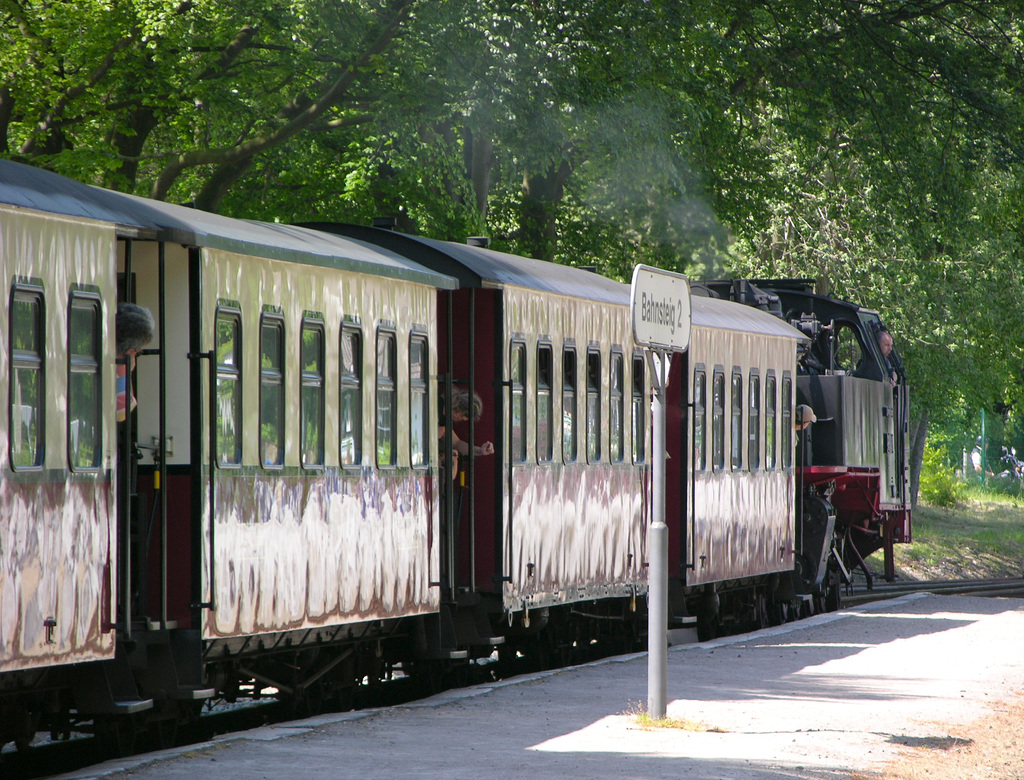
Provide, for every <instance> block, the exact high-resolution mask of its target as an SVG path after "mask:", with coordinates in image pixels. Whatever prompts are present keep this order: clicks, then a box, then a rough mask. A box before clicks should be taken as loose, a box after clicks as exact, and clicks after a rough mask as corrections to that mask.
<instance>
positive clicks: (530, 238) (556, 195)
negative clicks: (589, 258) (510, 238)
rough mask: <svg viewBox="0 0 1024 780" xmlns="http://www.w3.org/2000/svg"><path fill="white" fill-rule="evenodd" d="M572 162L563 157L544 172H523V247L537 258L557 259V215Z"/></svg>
mask: <svg viewBox="0 0 1024 780" xmlns="http://www.w3.org/2000/svg"><path fill="white" fill-rule="evenodd" d="M570 173H572V164H571V163H570V162H569V160H568V158H563V159H562V162H561V163H560V164H558V165H557V166H552V167H550V168H548V169H547V170H546V171H545V172H544V173H542V174H539V175H531V174H530V173H529V172H527V173H525V174H524V175H523V203H522V206H521V210H520V215H519V237H520V241H521V244H520V248H521V251H522V253H523V254H525V255H528V256H529V257H535V258H537V259H538V260H554V259H555V248H556V246H557V229H556V227H557V226H556V218H557V216H558V207H559V205H560V204H561V202H562V193H563V191H564V187H565V182H566V181H567V180H568V178H569V174H570Z"/></svg>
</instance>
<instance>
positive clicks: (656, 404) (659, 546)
mask: <svg viewBox="0 0 1024 780" xmlns="http://www.w3.org/2000/svg"><path fill="white" fill-rule="evenodd" d="M629 308H630V315H631V317H632V320H633V340H634V341H635V342H636V343H637V344H639V345H641V346H643V347H645V348H646V351H647V361H648V363H649V364H650V366H651V377H652V379H653V382H652V386H653V389H654V396H653V398H652V402H651V439H652V441H651V497H652V498H651V502H652V507H651V525H650V530H649V532H648V542H647V551H648V557H649V563H650V567H649V568H648V570H647V580H648V582H647V714H648V715H650V716H651V717H652V718H654V719H656V720H657V719H660V718H664V717H665V711H666V701H665V698H666V690H667V688H668V683H667V678H668V526H667V525H666V524H665V455H666V453H665V390H666V388H667V387H668V371H669V367H670V365H671V356H672V353H673V352H685V351H686V349H687V348H688V347H689V346H690V282H689V280H688V279H687V278H686V277H685V276H683V275H681V274H677V273H672V272H671V271H663V270H661V269H659V268H652V267H651V266H647V265H638V266H636V268H634V269H633V284H632V286H631V288H630V300H629Z"/></svg>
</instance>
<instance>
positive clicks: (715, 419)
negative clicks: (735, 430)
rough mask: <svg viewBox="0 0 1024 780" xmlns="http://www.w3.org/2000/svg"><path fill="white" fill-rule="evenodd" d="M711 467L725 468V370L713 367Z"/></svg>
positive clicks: (716, 468)
mask: <svg viewBox="0 0 1024 780" xmlns="http://www.w3.org/2000/svg"><path fill="white" fill-rule="evenodd" d="M711 382H712V384H711V467H712V468H713V469H714V470H716V471H718V470H721V469H724V468H725V372H724V371H722V370H721V369H719V368H716V369H715V374H714V378H713V379H712V380H711Z"/></svg>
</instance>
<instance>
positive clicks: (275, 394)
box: [260, 314, 285, 468]
mask: <svg viewBox="0 0 1024 780" xmlns="http://www.w3.org/2000/svg"><path fill="white" fill-rule="evenodd" d="M284 388H285V384H284V319H283V318H282V317H279V316H276V315H272V314H264V315H263V322H262V323H261V325H260V461H261V462H262V464H263V466H264V467H265V468H267V467H270V468H273V467H276V466H282V465H284V392H285V390H284Z"/></svg>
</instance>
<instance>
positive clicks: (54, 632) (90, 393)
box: [0, 205, 117, 679]
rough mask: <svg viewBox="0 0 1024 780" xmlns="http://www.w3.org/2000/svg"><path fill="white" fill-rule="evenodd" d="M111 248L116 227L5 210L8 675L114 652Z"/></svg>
mask: <svg viewBox="0 0 1024 780" xmlns="http://www.w3.org/2000/svg"><path fill="white" fill-rule="evenodd" d="M115 246H116V236H115V232H114V228H113V226H112V225H109V224H102V223H99V222H95V221H92V220H83V219H81V218H74V217H67V216H49V215H44V214H41V213H38V212H34V211H31V210H26V209H22V208H17V207H12V206H7V205H0V259H2V263H3V281H4V291H3V295H2V296H0V322H3V330H4V331H5V337H4V341H5V342H6V343H4V344H3V348H2V349H0V377H2V378H3V381H2V382H0V402H2V409H3V414H2V415H0V473H2V475H3V477H2V479H0V670H2V671H5V672H7V671H12V672H13V671H18V670H37V669H41V668H46V667H49V666H53V665H64V664H73V663H80V662H86V661H94V660H102V659H109V658H113V655H114V635H113V633H112V632H111V630H110V627H111V624H112V621H113V613H114V602H113V598H114V594H113V592H112V590H111V587H110V585H111V576H112V574H113V573H114V572H116V538H117V533H116V530H117V529H116V517H115V511H114V504H115V501H114V481H113V476H112V468H113V463H114V452H113V449H114V442H115V441H116V434H115V422H114V410H113V406H112V404H105V403H102V400H103V395H104V394H105V393H106V394H110V393H112V391H111V388H112V386H113V379H114V367H113V362H112V361H110V360H107V359H104V358H105V357H106V353H105V352H104V351H103V349H102V345H103V344H104V343H105V342H107V341H108V340H109V339H111V338H112V333H113V308H112V307H111V306H110V305H109V303H108V302H109V301H112V300H113V299H114V290H115V282H116V277H115V275H114V271H113V257H114V252H115ZM40 258H45V266H44V265H43V264H41V263H40ZM111 397H112V395H111ZM55 398H59V399H61V403H60V404H59V405H58V404H54V403H53V402H52V399H55ZM27 679H35V678H27Z"/></svg>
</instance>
